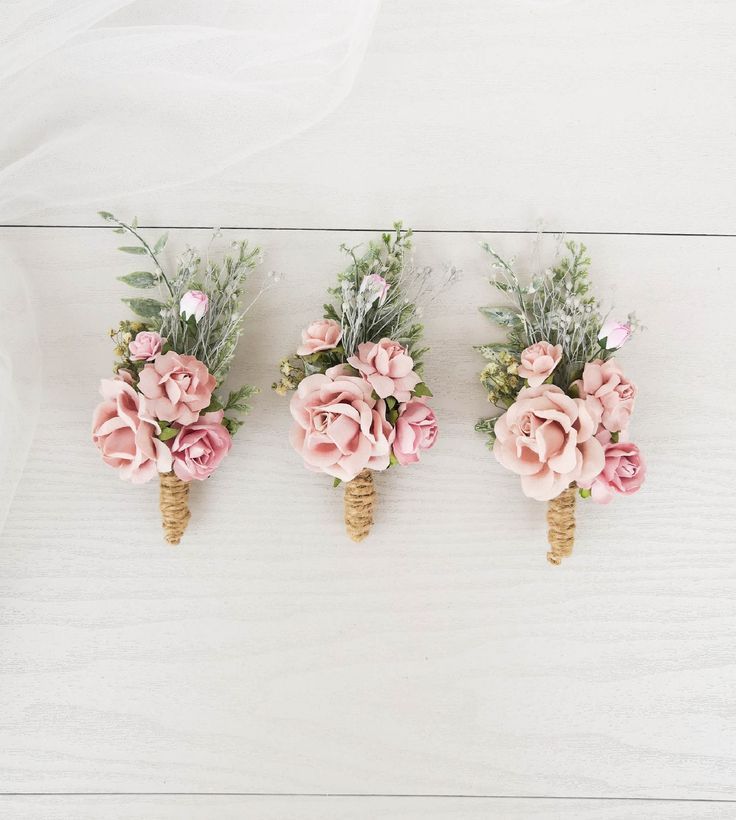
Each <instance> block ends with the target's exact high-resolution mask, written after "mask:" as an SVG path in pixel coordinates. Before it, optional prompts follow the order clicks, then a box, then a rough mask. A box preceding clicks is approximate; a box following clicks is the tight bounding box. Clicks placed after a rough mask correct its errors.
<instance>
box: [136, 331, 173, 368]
mask: <svg viewBox="0 0 736 820" xmlns="http://www.w3.org/2000/svg"><path fill="white" fill-rule="evenodd" d="M165 341H166V339H162V338H161V336H159V334H158V333H154V332H149V331H147V330H142V331H141V332H140V333H139V334H138V335H137V336H136V337H135V339H133V341H132V342H131V343H130V344H129V345H128V349H129V350H130V358H131V359H132V360H133V361H134V362H152V361H153V360H154V359H155V358H156V356H158V354H159V353H160V352H161V348H162V347H163V344H164V342H165Z"/></svg>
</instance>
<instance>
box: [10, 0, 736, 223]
mask: <svg viewBox="0 0 736 820" xmlns="http://www.w3.org/2000/svg"><path fill="white" fill-rule="evenodd" d="M128 22H129V21H128ZM735 38H736V4H735V3H733V2H731V0H704V1H703V2H698V3H694V2H690V0H676V1H675V2H673V0H648V2H645V3H642V2H639V0H618V2H615V3H614V2H603V0H568V1H567V2H566V0H491V2H489V0H463V2H462V3H441V2H427V1H426V0H384V2H383V5H382V8H381V11H380V13H379V15H378V18H377V21H376V25H375V30H374V33H373V36H372V39H371V42H370V45H369V48H368V53H367V55H366V59H365V63H364V66H363V69H362V71H361V72H360V74H359V76H358V79H357V82H356V85H355V87H354V89H353V92H352V94H351V95H350V97H349V98H348V99H347V100H346V101H345V102H344V103H343V104H342V106H340V108H339V109H338V110H337V111H335V112H334V113H333V114H332V115H330V116H329V117H327V118H326V119H325V120H323V121H322V122H321V123H320V124H318V125H316V126H315V127H314V128H312V129H310V130H309V131H307V132H305V133H304V134H302V135H300V136H298V137H296V138H294V139H291V140H289V141H288V142H286V143H284V144H282V145H281V146H279V147H277V148H275V149H273V150H271V151H268V152H266V153H262V154H258V155H256V156H254V157H252V158H251V159H250V160H249V161H247V162H246V163H242V164H239V165H236V166H234V167H233V168H230V169H228V170H226V171H225V172H223V173H221V174H219V175H218V176H216V177H214V178H210V179H204V180H200V181H197V182H195V183H193V184H190V185H187V186H184V187H183V188H180V189H176V190H171V191H164V192H157V193H156V194H155V196H151V197H149V198H148V201H147V202H145V203H141V200H140V197H138V196H135V197H128V198H124V199H121V200H118V201H113V202H109V201H106V202H105V203H102V204H101V203H99V202H96V201H95V200H94V197H91V199H90V203H89V205H87V204H80V205H79V206H76V207H74V208H73V209H69V208H64V209H63V210H58V209H55V210H54V209H52V210H49V211H46V212H40V213H38V214H35V215H34V214H31V215H24V217H23V221H24V222H42V223H43V224H49V223H51V224H70V223H73V224H83V225H86V224H89V223H90V221H94V220H93V219H92V218H91V214H92V213H94V211H95V210H96V209H97V208H98V207H101V206H102V205H104V207H107V208H109V209H110V210H113V211H120V212H121V213H123V212H126V211H130V212H137V211H138V210H140V209H141V208H143V207H144V206H145V207H146V212H147V214H148V215H149V217H150V219H151V220H152V221H153V222H155V223H156V224H174V225H193V224H194V225H207V226H208V225H214V224H216V225H246V226H254V227H255V226H276V227H283V226H294V227H295V226H310V227H317V228H323V227H327V226H329V227H341V228H344V227H347V228H373V227H381V226H383V225H386V224H387V223H390V222H391V221H392V220H393V219H394V218H396V217H399V216H400V217H402V218H403V219H405V220H406V221H407V223H410V224H412V225H414V226H415V227H417V228H436V229H448V228H461V229H480V230H482V229H489V228H495V229H502V230H525V229H528V228H529V227H533V226H534V223H535V221H536V220H537V219H538V218H540V217H544V218H545V219H547V220H548V221H549V224H550V226H551V227H552V228H554V229H556V230H560V229H562V230H578V231H657V232H696V233H734V231H735V229H734V213H735V212H736V191H735V189H734V186H733V184H732V180H733V179H734V177H735V176H736V152H734V150H733V141H734V134H735V133H736V127H735V126H736V94H734V56H733V54H734V48H733V44H734V39H735ZM100 150H102V151H104V146H100ZM110 161H111V162H121V161H123V158H121V157H111V158H110ZM196 168H197V158H196V157H193V158H192V165H191V167H189V168H186V169H183V171H182V175H183V176H186V177H187V178H189V177H190V176H191V175H192V174H193V173H196ZM83 193H84V192H81V191H80V196H81V195H82V194H83ZM90 193H93V192H90Z"/></svg>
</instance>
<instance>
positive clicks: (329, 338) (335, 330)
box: [296, 319, 342, 356]
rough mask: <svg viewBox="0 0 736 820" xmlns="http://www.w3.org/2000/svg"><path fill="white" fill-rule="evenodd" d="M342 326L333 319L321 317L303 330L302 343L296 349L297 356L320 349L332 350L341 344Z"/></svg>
mask: <svg viewBox="0 0 736 820" xmlns="http://www.w3.org/2000/svg"><path fill="white" fill-rule="evenodd" d="M340 339H342V328H341V327H340V323H339V322H336V321H334V320H333V319H320V320H319V321H318V322H312V324H311V325H309V327H307V328H306V329H305V330H302V343H301V344H300V345H299V347H298V348H297V349H296V355H297V356H311V355H312V354H313V353H317V352H318V351H320V350H332V349H333V348H335V347H337V346H338V344H340Z"/></svg>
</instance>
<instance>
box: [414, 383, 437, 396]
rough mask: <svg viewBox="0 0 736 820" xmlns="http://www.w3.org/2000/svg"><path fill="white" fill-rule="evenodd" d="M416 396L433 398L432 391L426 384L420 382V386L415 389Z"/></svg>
mask: <svg viewBox="0 0 736 820" xmlns="http://www.w3.org/2000/svg"><path fill="white" fill-rule="evenodd" d="M414 395H415V396H431V395H433V394H432V391H431V390H430V389H429V388H428V387H427V385H426V384H425V383H424V382H419V384H418V385H417V386H416V387H415V388H414Z"/></svg>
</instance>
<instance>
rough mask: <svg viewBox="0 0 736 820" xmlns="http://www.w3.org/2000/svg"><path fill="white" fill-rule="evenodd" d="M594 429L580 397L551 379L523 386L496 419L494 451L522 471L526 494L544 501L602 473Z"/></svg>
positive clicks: (508, 466) (593, 421) (601, 450)
mask: <svg viewBox="0 0 736 820" xmlns="http://www.w3.org/2000/svg"><path fill="white" fill-rule="evenodd" d="M596 428H597V424H596V422H595V420H594V418H593V417H592V416H591V415H590V412H589V410H588V407H587V405H586V403H585V402H584V401H583V400H582V399H572V398H570V397H569V396H567V395H566V394H565V393H563V391H562V390H560V388H559V387H557V386H555V385H553V384H543V385H540V386H539V387H525V388H524V389H522V390H521V391H520V392H519V395H518V397H517V399H516V401H515V402H514V403H513V404H512V405H511V407H509V409H508V410H507V411H506V412H505V413H504V414H503V415H502V416H501V417H500V418H499V419H498V420H497V421H496V424H495V428H494V429H495V432H496V441H495V443H494V445H493V454H494V455H495V456H496V458H497V459H498V461H499V462H500V463H501V464H503V466H504V467H506V468H507V469H509V470H511V471H512V472H514V473H517V475H520V476H521V489H522V491H523V492H524V494H525V495H526V496H528V497H529V498H536V499H537V500H538V501H547V500H549V499H550V498H555V497H556V496H558V495H559V494H560V493H561V492H562V491H563V490H564V489H565V488H566V487H568V486H569V485H570V484H571V483H573V482H579V483H580V482H582V483H585V482H588V481H592V480H593V479H594V478H595V476H597V475H598V474H599V473H600V472H601V470H602V469H603V464H604V458H603V446H602V445H601V443H600V442H599V441H598V440H597V439H596V438H595V432H596Z"/></svg>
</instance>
